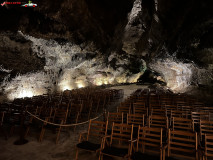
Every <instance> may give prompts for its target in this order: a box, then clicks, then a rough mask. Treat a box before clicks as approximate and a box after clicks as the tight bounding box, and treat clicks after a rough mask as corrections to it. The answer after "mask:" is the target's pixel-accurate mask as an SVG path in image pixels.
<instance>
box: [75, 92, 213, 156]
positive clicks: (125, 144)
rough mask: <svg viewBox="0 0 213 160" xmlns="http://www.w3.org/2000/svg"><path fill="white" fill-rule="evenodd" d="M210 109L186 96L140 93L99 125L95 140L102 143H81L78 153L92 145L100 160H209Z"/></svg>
mask: <svg viewBox="0 0 213 160" xmlns="http://www.w3.org/2000/svg"><path fill="white" fill-rule="evenodd" d="M212 109H213V107H212V106H211V105H209V104H207V103H206V102H202V101H199V100H197V99H196V98H195V97H192V96H189V95H185V94H173V93H171V92H169V91H164V90H150V89H144V90H143V89H138V90H136V91H135V92H134V93H132V94H131V96H129V97H127V98H126V99H125V100H124V101H123V102H121V103H120V105H118V107H117V112H114V113H112V112H108V113H106V117H107V118H106V119H105V121H101V120H100V122H99V123H103V122H104V128H103V126H102V128H101V134H97V135H96V136H99V138H100V137H101V139H102V140H100V141H98V142H97V141H96V142H93V141H88V140H86V139H85V141H82V139H80V140H79V144H77V145H76V148H77V150H78V149H84V150H85V149H86V148H87V147H88V148H87V149H86V150H89V147H91V146H96V148H95V152H96V153H97V155H98V156H99V159H104V157H105V156H108V157H121V158H124V159H133V160H142V159H153V160H155V159H160V160H162V159H163V160H165V159H195V160H198V159H203V160H204V159H205V160H207V159H213V147H212V146H213V121H211V120H212V113H213V112H212ZM93 123H98V122H97V121H95V122H93V121H90V125H92V124H93ZM106 126H107V127H106ZM98 128H99V129H100V127H98ZM98 128H97V129H98ZM89 133H90V128H89V130H88V134H89ZM99 133H100V132H99ZM83 143H85V144H86V143H90V146H86V145H83V146H82V144H83ZM80 144H81V145H80ZM91 148H92V147H91ZM91 148H90V149H91ZM78 154H79V152H77V154H76V159H78Z"/></svg>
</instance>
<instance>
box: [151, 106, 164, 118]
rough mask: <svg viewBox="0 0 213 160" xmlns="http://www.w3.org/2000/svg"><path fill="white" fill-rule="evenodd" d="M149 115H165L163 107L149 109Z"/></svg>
mask: <svg viewBox="0 0 213 160" xmlns="http://www.w3.org/2000/svg"><path fill="white" fill-rule="evenodd" d="M151 115H158V116H165V117H166V116H167V114H166V110H165V109H154V108H152V110H151Z"/></svg>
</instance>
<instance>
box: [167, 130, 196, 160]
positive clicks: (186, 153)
mask: <svg viewBox="0 0 213 160" xmlns="http://www.w3.org/2000/svg"><path fill="white" fill-rule="evenodd" d="M167 147H168V153H167V156H168V157H178V158H181V159H193V160H198V139H197V133H196V132H195V133H192V132H190V131H177V130H174V131H171V130H170V129H169V133H168V146H167ZM165 148H166V147H165ZM165 148H164V149H165ZM164 153H165V151H164ZM164 156H165V155H164Z"/></svg>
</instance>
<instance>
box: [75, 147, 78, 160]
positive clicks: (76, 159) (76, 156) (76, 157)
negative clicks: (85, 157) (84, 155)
mask: <svg viewBox="0 0 213 160" xmlns="http://www.w3.org/2000/svg"><path fill="white" fill-rule="evenodd" d="M75 160H78V148H77V147H76V155H75Z"/></svg>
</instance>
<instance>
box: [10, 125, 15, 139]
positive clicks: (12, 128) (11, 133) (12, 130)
mask: <svg viewBox="0 0 213 160" xmlns="http://www.w3.org/2000/svg"><path fill="white" fill-rule="evenodd" d="M14 128H15V126H12V127H11V129H10V137H11V136H12V135H13V132H14Z"/></svg>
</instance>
